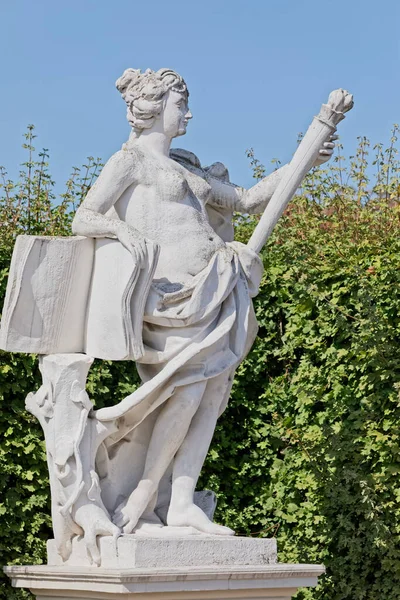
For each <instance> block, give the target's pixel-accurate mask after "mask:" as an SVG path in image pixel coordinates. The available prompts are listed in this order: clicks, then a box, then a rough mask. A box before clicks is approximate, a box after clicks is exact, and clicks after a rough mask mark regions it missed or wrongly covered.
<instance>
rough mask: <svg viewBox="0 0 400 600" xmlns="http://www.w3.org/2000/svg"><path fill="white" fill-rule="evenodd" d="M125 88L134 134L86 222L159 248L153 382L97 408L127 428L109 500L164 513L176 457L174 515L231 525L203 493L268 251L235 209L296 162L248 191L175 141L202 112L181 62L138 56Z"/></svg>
mask: <svg viewBox="0 0 400 600" xmlns="http://www.w3.org/2000/svg"><path fill="white" fill-rule="evenodd" d="M117 88H118V90H119V91H120V92H121V94H122V97H123V99H124V100H125V102H126V104H127V116H128V121H129V123H130V125H131V127H132V133H131V135H130V138H129V141H128V142H127V143H126V144H125V145H124V146H123V148H122V149H121V150H120V151H119V152H117V153H116V154H114V156H112V157H111V159H110V160H109V161H108V162H107V164H106V165H105V167H104V168H103V170H102V172H101V174H100V176H99V178H98V180H97V181H96V183H95V185H94V186H93V187H92V189H91V190H90V191H89V193H88V195H87V197H86V198H85V200H84V202H83V203H82V205H81V207H80V208H79V209H78V211H77V213H76V216H75V219H74V222H73V231H74V233H75V234H77V235H83V236H88V237H94V238H101V237H106V238H107V237H109V238H114V239H118V240H119V241H120V242H121V244H123V246H124V247H125V248H127V249H128V250H129V251H130V252H131V254H132V257H133V261H134V262H135V264H136V265H138V266H139V267H141V268H145V265H146V255H147V252H148V248H149V244H153V245H156V246H158V247H159V258H158V262H157V266H156V270H155V274H154V278H153V284H152V286H151V289H150V292H149V294H148V297H147V300H146V307H145V313H144V324H143V342H144V353H143V356H141V357H140V358H139V359H138V361H137V367H138V371H139V374H140V377H141V379H142V382H143V383H142V385H141V386H140V387H139V388H138V389H137V390H136V391H135V392H134V393H133V394H131V395H130V396H128V397H127V398H125V399H124V400H123V401H122V402H121V403H120V404H118V405H116V406H114V407H111V408H106V409H101V410H99V411H97V412H96V417H97V419H98V420H99V421H104V422H105V421H110V420H115V421H116V422H117V423H118V428H119V431H118V434H113V435H111V436H110V437H109V438H108V439H107V440H106V441H105V444H104V448H103V450H104V451H105V452H103V456H105V458H104V461H105V462H107V465H108V466H107V469H108V475H107V476H108V477H109V482H110V485H109V489H111V488H112V490H113V491H112V493H113V494H114V495H113V500H110V501H109V502H108V508H109V510H110V512H111V513H112V519H113V522H114V523H115V525H117V526H118V527H120V528H122V529H123V531H124V532H125V533H130V532H132V531H134V530H135V528H136V527H137V526H138V524H140V523H139V521H140V520H142V521H141V522H143V521H145V522H146V521H147V522H153V523H159V524H161V522H160V521H159V519H158V517H157V515H156V512H157V511H156V512H154V509H155V507H157V503H159V501H160V499H159V495H160V494H161V488H162V485H160V482H161V481H162V479H163V478H164V480H165V478H168V477H167V476H168V473H169V471H170V470H171V468H172V489H171V490H170V493H171V496H170V500H169V508H168V513H167V516H166V523H167V524H168V525H170V526H190V527H193V528H195V529H196V530H198V531H200V532H205V533H208V534H222V535H224V534H228V535H229V534H232V533H233V532H232V530H230V529H228V528H227V527H223V526H221V525H217V524H215V523H213V522H212V521H211V520H210V519H209V518H208V517H207V516H206V515H205V513H204V512H203V511H202V510H201V509H200V508H199V507H198V506H197V505H195V504H194V502H193V495H194V491H195V486H196V482H197V479H198V476H199V473H200V470H201V467H202V465H203V462H204V459H205V457H206V454H207V451H208V448H209V445H210V442H211V439H212V435H213V432H214V429H215V425H216V421H217V418H218V416H219V415H220V414H221V412H222V411H223V410H224V408H225V407H226V404H227V401H228V397H229V393H230V389H231V385H232V380H233V375H234V371H235V368H236V367H237V365H238V364H239V363H240V362H241V361H242V360H243V358H244V356H245V355H246V353H247V352H248V350H249V349H250V347H251V345H252V343H253V341H254V339H255V335H256V332H257V324H256V320H255V317H254V313H253V308H252V301H251V297H252V296H254V295H256V293H257V289H258V284H259V281H260V277H261V273H262V264H261V262H260V259H259V257H258V256H257V255H256V254H255V253H254V252H253V251H252V250H250V249H249V248H248V247H246V246H244V245H243V244H240V243H238V242H234V241H233V227H232V216H233V212H234V211H238V212H242V213H260V212H262V211H263V210H264V208H265V206H266V205H267V203H268V201H269V199H270V198H271V196H272V194H273V192H274V190H275V189H276V186H277V185H278V183H279V181H280V180H281V177H282V174H283V172H284V170H285V167H282V168H281V169H279V170H277V171H275V172H274V173H273V174H272V175H270V176H268V177H266V178H265V179H263V180H262V181H260V182H259V183H257V184H256V185H255V186H254V187H252V188H251V189H249V190H245V189H243V188H241V187H238V186H236V185H233V184H231V183H230V182H229V180H228V176H227V171H226V169H225V168H224V167H223V165H221V164H220V163H216V164H215V165H213V166H212V167H209V168H202V167H201V165H200V162H199V161H198V159H197V157H195V156H194V155H193V154H191V153H189V152H185V151H171V149H170V146H171V142H172V140H173V139H174V138H175V137H178V136H181V135H184V134H185V132H186V128H187V125H188V122H189V120H190V119H191V118H192V114H191V112H190V110H189V108H188V96H189V94H188V90H187V87H186V84H185V82H184V80H183V79H182V77H180V76H179V75H178V74H177V73H175V72H174V71H171V70H169V69H161V70H159V71H157V72H154V71H151V70H147V71H145V72H144V73H141V72H140V71H139V70H134V69H128V70H126V71H125V72H124V73H123V75H122V77H120V79H118V81H117ZM333 148H334V143H333V142H332V140H331V141H329V142H327V143H325V144H324V145H323V147H322V148H321V150H320V154H319V159H318V162H319V163H321V162H324V161H325V160H328V159H329V158H330V156H331V155H332V153H333ZM140 457H141V458H140ZM99 464H101V460H100V459H99ZM129 470H132V472H133V471H135V475H134V476H132V477H131V478H130V476H129V475H128V474H127V473H128V471H129ZM122 471H124V472H125V473H126V475H125V476H121V473H122ZM110 473H111V475H110ZM112 473H119V479H118V478H117V475H115V478H114V479H113V475H112ZM106 478H107V477H106ZM117 479H118V481H119V482H120V483H116V482H117ZM118 485H119V488H118V489H116V486H117V487H118ZM167 487H168V485H167ZM107 493H108V492H107V490H106V489H105V488H104V494H105V496H107ZM110 493H111V492H110Z"/></svg>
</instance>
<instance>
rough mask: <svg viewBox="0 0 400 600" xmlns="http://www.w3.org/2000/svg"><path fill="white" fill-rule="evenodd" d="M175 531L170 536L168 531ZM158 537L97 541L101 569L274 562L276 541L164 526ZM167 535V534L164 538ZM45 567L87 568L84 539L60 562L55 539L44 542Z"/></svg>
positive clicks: (75, 544)
mask: <svg viewBox="0 0 400 600" xmlns="http://www.w3.org/2000/svg"><path fill="white" fill-rule="evenodd" d="M171 529H172V530H175V531H176V533H175V535H173V534H172V533H171V531H170V530H171ZM160 531H161V532H165V533H163V534H162V535H161V534H160V536H152V537H148V536H147V537H141V536H139V535H123V536H121V537H119V538H118V539H117V540H115V539H113V538H112V537H102V538H99V549H100V553H101V566H102V567H103V568H111V569H133V568H134V569H158V568H176V567H179V568H181V567H182V568H186V567H203V566H208V565H213V566H214V567H217V566H232V565H235V566H250V565H252V566H263V565H268V564H274V563H276V561H277V554H276V540H275V539H273V538H258V539H256V538H246V537H231V536H220V535H186V536H183V535H182V533H180V532H179V528H171V527H164V528H162V529H160ZM167 534H168V535H167ZM47 555H48V561H47V562H48V564H49V565H50V566H64V567H90V566H91V564H90V561H89V557H88V554H87V551H86V546H85V543H84V540H83V539H82V538H81V539H78V538H75V539H74V540H73V542H72V553H71V556H70V558H69V559H68V560H67V561H66V562H65V563H63V562H62V559H61V557H60V555H59V554H58V553H57V549H56V545H55V541H54V540H49V542H48V543H47Z"/></svg>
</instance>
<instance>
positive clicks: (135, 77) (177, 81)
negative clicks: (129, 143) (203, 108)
mask: <svg viewBox="0 0 400 600" xmlns="http://www.w3.org/2000/svg"><path fill="white" fill-rule="evenodd" d="M116 86H117V89H118V91H119V92H120V93H121V95H122V98H123V99H124V100H125V102H126V105H127V118H128V121H129V123H130V125H131V127H132V129H133V131H134V132H135V134H136V136H139V135H140V134H141V132H142V131H143V130H144V129H151V128H153V127H154V126H155V124H156V122H158V125H159V126H160V125H161V127H162V129H163V131H164V132H165V133H166V134H167V135H169V136H170V137H171V138H172V137H177V136H178V135H183V134H185V133H186V126H187V123H188V120H189V119H191V117H192V115H191V113H190V111H189V108H188V98H189V92H188V89H187V86H186V83H185V81H184V80H183V79H182V77H181V76H180V75H178V73H175V71H172V70H171V69H160V70H159V71H152V70H151V69H147V70H146V71H145V72H144V73H142V72H141V71H140V69H126V71H124V72H123V74H122V75H121V77H120V78H119V79H117V81H116Z"/></svg>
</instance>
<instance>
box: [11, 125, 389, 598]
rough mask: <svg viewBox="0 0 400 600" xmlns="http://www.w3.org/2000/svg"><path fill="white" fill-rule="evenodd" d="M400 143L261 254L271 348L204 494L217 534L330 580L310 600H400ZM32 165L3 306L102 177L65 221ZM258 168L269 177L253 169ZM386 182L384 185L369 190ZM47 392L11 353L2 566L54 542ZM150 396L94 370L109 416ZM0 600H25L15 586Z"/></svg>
mask: <svg viewBox="0 0 400 600" xmlns="http://www.w3.org/2000/svg"><path fill="white" fill-rule="evenodd" d="M30 133H31V136H32V135H33V134H32V131H31V132H30ZM395 142H396V129H395V131H394V133H393V137H392V140H391V142H390V145H389V147H388V148H387V149H386V151H385V150H383V149H382V147H381V146H378V147H376V153H377V157H376V159H374V160H373V161H371V163H373V164H372V165H371V164H370V165H368V163H367V155H368V142H367V140H366V139H365V138H363V139H361V140H360V146H359V149H358V151H357V155H356V156H355V157H354V158H352V159H350V161H349V163H348V164H347V165H346V164H345V163H344V161H343V159H342V158H341V157H340V156H339V157H338V158H337V159H336V162H333V163H332V165H330V166H328V167H327V168H326V169H319V170H316V171H315V172H313V173H312V174H310V175H309V176H308V177H307V179H306V181H305V183H304V186H303V188H302V190H301V193H300V195H299V196H298V197H297V198H296V200H295V202H294V203H293V204H292V206H291V208H290V210H289V211H287V212H286V214H285V216H284V217H283V219H282V220H281V222H280V224H279V225H278V227H277V228H276V231H275V233H274V236H273V238H272V239H271V240H270V242H269V244H268V246H267V247H266V249H265V250H264V252H263V259H264V264H265V274H264V278H263V281H262V285H261V290H260V294H259V296H258V298H257V299H256V301H255V308H256V313H257V318H258V321H259V324H260V331H259V336H258V338H257V341H256V343H255V345H254V347H253V349H252V351H251V352H250V354H249V356H248V357H247V359H246V360H245V361H244V363H243V364H242V365H241V366H240V367H239V369H238V372H237V377H236V379H235V384H234V387H233V390H232V397H231V401H230V404H229V407H228V409H227V410H226V412H225V413H224V415H223V416H222V417H221V419H220V422H219V424H218V427H217V430H216V434H215V437H214V441H213V444H212V448H211V450H210V452H209V455H208V458H207V462H206V465H205V468H204V470H203V474H202V476H201V481H200V484H199V487H200V488H201V487H210V488H211V489H214V490H215V491H216V492H217V494H218V502H219V504H218V508H217V515H216V517H217V520H219V521H220V522H223V523H225V524H227V525H229V526H232V527H234V528H235V529H236V530H237V532H238V533H241V534H245V535H254V536H275V537H276V538H277V540H278V547H279V558H280V560H281V561H286V562H310V563H324V564H325V565H326V567H327V574H326V576H324V577H323V578H322V579H321V584H320V586H319V587H318V588H317V589H316V590H313V591H310V590H309V591H301V592H300V593H299V595H298V598H307V599H309V598H313V599H315V600H317V599H318V600H322V599H323V600H365V599H368V600H376V598H382V599H383V598H384V599H385V600H395V599H398V598H400V544H399V532H400V504H399V496H400V486H399V484H398V481H399V471H400V458H399V445H400V401H399V393H398V389H397V386H398V384H399V382H400V339H399V332H400V316H399V314H400V269H399V267H400V236H399V233H400V209H399V200H400V181H399V165H398V161H397V158H396V151H395V147H394V144H395ZM27 146H28V150H29V149H31V146H32V138H30V139H28V141H27ZM31 151H32V150H31ZM339 151H340V148H339ZM374 161H376V162H375V163H374ZM31 162H32V163H33V166H31V173H30V175H29V178H28V179H29V180H30V181H31V184H30V188H29V190H28V189H27V179H26V177H25V178H24V177H23V179H22V183H21V185H20V186H18V187H15V186H13V185H12V184H9V186H8V195H9V199H8V200H6V199H5V200H4V201H3V205H2V206H3V209H4V211H7V214H10V211H11V212H12V210H14V208H15V205H16V198H18V194H19V195H20V197H22V199H23V202H22V206H23V207H25V208H24V209H23V210H22V209H21V208H19V211H20V213H19V215H17V218H15V219H14V221H13V223H11V224H10V225H9V227H6V228H5V229H6V231H4V235H3V236H2V238H1V240H0V286H1V293H3V292H4V285H5V281H6V276H7V267H8V261H9V257H10V249H11V243H12V239H13V237H15V234H16V233H18V232H21V231H22V230H23V231H27V230H29V231H30V232H31V233H37V232H40V231H43V230H44V228H45V227H47V229H46V232H47V233H53V232H59V233H62V232H67V231H68V227H69V221H70V206H71V203H73V202H75V203H77V202H79V200H80V197H81V196H82V195H84V193H85V190H86V189H87V187H88V185H89V184H90V183H91V180H92V179H90V177H91V173H93V171H94V172H96V168H97V167H95V166H94V165H95V164H96V161H93V160H92V161H91V162H89V163H88V169H86V170H85V169H84V170H83V171H81V172H80V173H78V174H77V175H76V176H75V179H74V180H73V183H72V184H71V185H70V186H69V188H67V193H66V195H65V196H64V198H63V203H64V204H62V205H56V204H55V203H54V201H53V200H52V198H51V195H50V196H49V193H48V191H49V190H51V189H52V188H51V180H50V178H49V182H48V188H46V189H47V192H46V189H45V190H44V191H43V189H41V190H39V191H38V190H37V187H38V172H39V171H40V168H42V171H43V170H44V171H45V172H47V166H46V164H45V162H44V161H43V162H44V166H43V167H40V164H39V166H38V164H37V163H34V161H31ZM38 163H40V161H38ZM253 167H255V168H256V169H257V170H256V174H257V175H258V174H259V173H260V165H259V163H258V161H256V160H254V157H253ZM261 167H262V166H261ZM28 168H29V165H28V166H26V167H25V173H27V170H28ZM372 168H374V169H376V173H377V175H374V178H373V180H372V181H369V180H368V175H369V174H370V173H371V172H372ZM35 170H36V174H35ZM86 171H87V172H86ZM261 171H262V169H261ZM42 179H43V178H42ZM41 185H42V184H41ZM85 186H86V187H85ZM21 190H22V191H21ZM29 194H30V202H29V203H28V202H27V198H29ZM46 194H47V195H46ZM35 202H36V204H35ZM46 203H47V204H46ZM28 204H29V210H30V212H31V213H32V206H36V208H37V211H36V212H35V211H33V214H31V215H30V218H29V219H28V218H27V213H26V210H27V206H28ZM20 206H21V202H20ZM10 207H11V208H12V207H14V208H12V210H11V208H10ZM15 210H17V208H15ZM24 211H25V212H24ZM46 215H47V216H46ZM49 215H50V217H51V218H50V222H51V223H52V226H51V227H50V228H49V225H48V223H49ZM1 216H2V215H1V214H0V217H1ZM11 221H12V220H11ZM28 221H29V228H28V224H27V223H28ZM0 222H1V218H0ZM254 225H255V219H253V218H251V219H250V218H249V219H245V218H242V217H238V220H237V238H238V239H241V240H242V241H245V240H246V239H247V238H248V236H249V234H250V232H251V230H252V229H253V227H254ZM38 382H39V377H38V370H37V363H36V360H35V358H34V357H30V356H16V355H9V354H6V353H0V402H1V403H2V411H1V416H0V428H1V433H2V435H1V439H2V441H1V446H0V461H1V462H0V465H1V478H0V486H1V491H2V495H1V504H0V523H1V526H0V548H1V554H2V558H1V562H2V563H3V564H6V563H20V564H21V563H25V564H26V563H32V562H40V561H42V560H44V557H45V540H46V539H47V538H48V537H49V535H50V518H49V498H48V482H47V474H46V465H45V451H44V446H43V442H42V433H41V431H40V428H39V427H38V425H37V424H36V423H35V421H34V419H33V417H31V416H30V415H28V414H27V413H26V412H25V410H24V397H25V395H26V394H27V393H28V392H29V391H31V390H32V389H35V388H36V387H37V386H38ZM137 383H138V380H137V375H136V373H135V370H134V366H133V365H132V363H114V364H112V363H105V362H100V361H96V362H95V364H94V366H93V368H92V370H91V372H90V380H89V385H88V389H89V393H90V395H91V397H92V399H93V400H94V401H95V402H96V405H97V406H103V405H107V404H111V403H115V402H117V401H118V400H119V399H121V398H122V397H123V396H124V395H125V394H127V393H128V392H129V391H130V390H131V389H133V387H135V386H136V385H137ZM0 597H1V598H20V597H22V593H21V592H13V591H11V589H10V588H9V586H8V583H4V586H3V588H1V589H0Z"/></svg>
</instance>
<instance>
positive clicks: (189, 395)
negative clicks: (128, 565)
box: [113, 381, 207, 533]
mask: <svg viewBox="0 0 400 600" xmlns="http://www.w3.org/2000/svg"><path fill="white" fill-rule="evenodd" d="M206 385H207V382H206V381H200V382H197V383H192V384H190V385H186V386H182V387H180V388H177V390H176V391H175V393H174V395H173V396H171V398H170V399H169V400H168V401H167V402H166V404H165V406H164V407H163V409H162V410H161V412H160V414H159V416H158V418H157V421H156V423H155V425H154V429H153V433H152V435H151V439H150V444H149V448H148V451H147V456H146V463H145V467H144V472H143V476H142V479H141V480H140V481H139V484H138V486H137V487H136V489H135V490H134V491H133V492H132V494H131V495H130V496H129V498H128V501H127V502H126V503H122V504H120V505H119V506H118V507H117V509H116V510H115V513H114V517H113V521H114V523H115V524H116V525H117V526H118V527H123V530H124V533H131V532H132V531H133V529H134V528H135V526H136V524H137V522H138V521H139V519H140V517H141V516H142V514H143V513H144V511H145V510H146V507H147V506H148V504H149V502H150V501H151V499H152V497H153V495H154V494H155V493H156V491H157V487H158V484H159V482H160V479H161V477H162V476H163V475H164V472H165V471H166V469H167V468H168V466H169V464H170V462H171V460H172V458H173V457H174V455H175V453H176V452H177V450H178V448H179V447H180V445H181V444H182V442H183V440H184V438H185V436H186V434H187V431H188V429H189V425H190V422H191V420H192V418H193V415H194V414H195V413H196V411H197V409H198V407H199V404H200V402H201V399H202V397H203V394H204V390H205V388H206Z"/></svg>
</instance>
